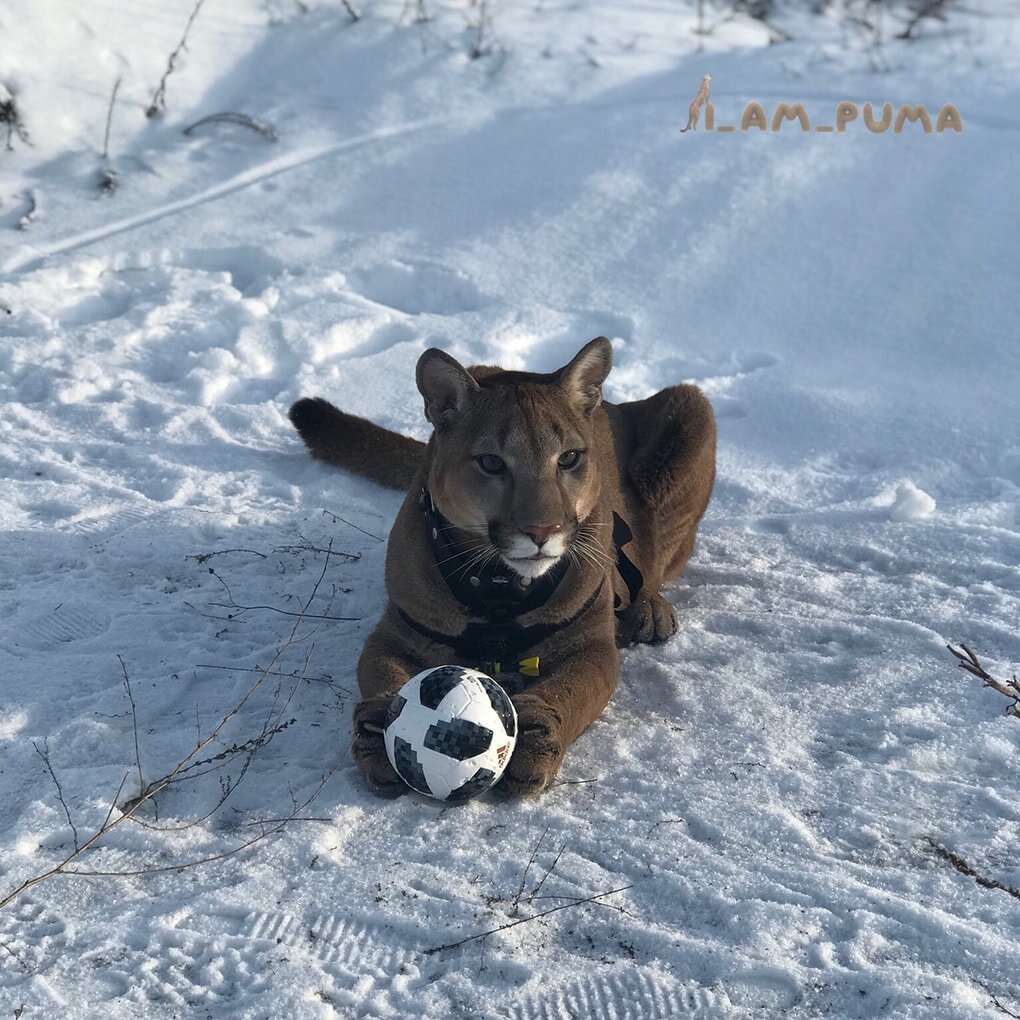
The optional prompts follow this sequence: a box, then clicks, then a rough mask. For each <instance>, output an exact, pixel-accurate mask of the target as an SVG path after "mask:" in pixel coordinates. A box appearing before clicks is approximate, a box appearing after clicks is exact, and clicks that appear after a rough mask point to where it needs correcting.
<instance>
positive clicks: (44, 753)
mask: <svg viewBox="0 0 1020 1020" xmlns="http://www.w3.org/2000/svg"><path fill="white" fill-rule="evenodd" d="M32 746H33V747H34V748H35V753H36V754H37V755H39V757H40V758H42V760H43V763H44V764H45V765H46V771H47V772H49V774H50V779H52V780H53V785H54V786H55V787H56V788H57V800H59V801H60V806H61V807H62V808H63V809H64V815H65V817H66V818H67V824H68V825H70V826H71V832H72V833H74V848H75V850H77V849H78V829H77V827H76V826H75V824H74V819H73V818H72V817H71V809H70V808H69V807H68V806H67V801H66V800H65V799H64V791H63V789H62V788H61V785H60V780H59V779H57V774H56V772H54V771H53V763H52V762H51V761H50V743H49V738H48V737H44V738H43V746H42V747H41V748H40V747H39V745H38V744H37V743H36V742H35V741H34V740H33V741H32Z"/></svg>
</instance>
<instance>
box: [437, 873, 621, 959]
mask: <svg viewBox="0 0 1020 1020" xmlns="http://www.w3.org/2000/svg"><path fill="white" fill-rule="evenodd" d="M633 888H634V886H633V885H622V886H620V888H619V889H607V890H606V891H605V892H600V893H595V894H594V895H593V896H585V897H584V898H583V899H578V900H571V901H570V902H569V903H561V904H560V905H559V906H558V907H550V908H549V909H548V910H542V911H539V912H538V913H537V914H532V915H531V917H520V918H518V919H517V920H516V921H509V922H507V923H506V924H501V925H499V926H498V927H496V928H490V929H489V930H488V931H480V932H479V933H478V934H477V935H469V936H468V937H467V938H465V939H461V940H460V941H459V942H448V943H447V944H446V945H444V946H433V947H432V948H431V949H426V950H425V951H424V952H425V955H426V956H432V955H433V954H435V953H441V952H443V951H444V950H446V949H457V948H459V947H460V946H464V945H467V944H468V943H469V942H475V941H476V940H477V939H484V938H487V937H488V936H489V935H495V934H496V933H497V932H501V931H506V930H507V929H508V928H516V927H517V925H519V924H527V923H528V922H529V921H537V920H538V919H539V918H540V917H545V916H547V915H548V914H555V913H556V911H558V910H569V909H570V908H571V907H580V906H583V905H584V904H585V903H596V902H597V901H599V900H601V899H603V898H604V897H606V896H614V895H615V894H616V893H621V892H626V891H627V890H628V889H633Z"/></svg>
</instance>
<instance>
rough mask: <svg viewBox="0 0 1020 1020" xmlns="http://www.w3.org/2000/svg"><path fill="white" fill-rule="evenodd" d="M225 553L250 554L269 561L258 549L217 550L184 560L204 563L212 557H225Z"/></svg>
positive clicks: (187, 557)
mask: <svg viewBox="0 0 1020 1020" xmlns="http://www.w3.org/2000/svg"><path fill="white" fill-rule="evenodd" d="M227 553H251V554H252V556H258V557H259V558H260V559H263V560H268V559H269V557H268V556H267V555H266V554H265V553H262V552H259V551H258V549H217V550H216V551H215V552H207V553H195V554H194V555H192V556H185V557H184V558H185V559H186V560H194V561H195V562H196V563H205V562H206V560H211V559H212V558H213V557H214V556H226V555H227Z"/></svg>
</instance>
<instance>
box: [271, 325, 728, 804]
mask: <svg viewBox="0 0 1020 1020" xmlns="http://www.w3.org/2000/svg"><path fill="white" fill-rule="evenodd" d="M611 358H612V348H611V346H610V344H609V341H608V340H606V339H605V338H604V337H599V338H598V339H596V340H593V341H592V342H591V343H590V344H588V345H587V346H586V347H585V348H583V349H582V351H581V352H580V353H579V354H578V355H577V356H576V357H575V358H574V360H573V361H572V362H571V363H570V364H569V365H568V366H566V367H565V368H564V369H562V370H560V371H559V372H555V373H550V374H547V375H539V374H534V373H527V372H504V371H502V370H500V369H497V368H492V367H488V366H484V367H476V368H473V369H470V370H465V369H463V368H462V367H461V366H460V365H458V364H457V362H455V361H454V360H453V359H452V358H450V357H449V356H448V355H446V354H444V353H442V352H441V351H436V350H429V351H426V352H425V353H424V354H423V355H422V356H421V359H420V361H419V364H418V386H419V389H420V390H421V392H422V394H423V396H424V398H425V411H426V415H427V417H428V418H429V420H430V421H431V422H432V424H433V426H434V429H435V430H434V432H433V435H432V437H431V439H430V440H429V442H428V444H427V445H425V444H421V443H416V442H415V441H413V440H410V439H407V438H405V437H403V436H398V435H396V434H395V433H392V432H387V431H386V430H385V429H381V428H379V427H378V426H375V425H372V424H371V423H369V422H366V421H364V420H363V419H360V418H355V417H353V416H351V415H347V414H344V413H343V412H341V411H338V410H337V409H336V408H334V407H332V405H330V404H328V403H326V402H325V401H323V400H308V399H305V400H300V401H298V402H297V403H296V404H295V405H294V407H293V408H291V412H290V417H291V420H292V421H293V423H294V425H295V426H296V427H297V429H298V431H299V432H300V433H301V436H302V438H303V439H304V440H305V443H306V444H307V445H308V447H309V449H310V450H311V451H312V453H313V455H314V456H317V457H320V458H322V459H324V460H328V461H330V462H332V463H336V464H340V465H341V466H343V467H346V468H349V469H350V470H353V471H356V472H358V473H359V474H363V475H366V476H367V477H369V478H372V479H374V480H375V481H378V482H380V483H382V484H384V485H389V486H391V487H395V488H396V487H399V488H403V487H405V486H407V485H408V483H410V484H409V489H408V495H407V498H406V499H405V500H404V503H403V506H402V507H401V509H400V511H399V513H398V515H397V519H396V521H395V523H394V525H393V529H392V531H391V532H390V539H389V547H388V550H387V557H386V588H387V592H388V594H389V599H390V601H389V603H388V605H387V608H386V610H385V612H384V613H383V617H382V619H381V620H380V622H379V624H378V626H377V627H376V628H375V630H374V631H373V632H372V633H371V635H370V636H369V637H368V640H367V641H366V643H365V647H364V650H363V651H362V654H361V658H360V661H359V663H358V683H359V687H360V689H361V696H362V700H361V702H360V703H359V704H358V706H357V707H356V709H355V713H354V721H355V734H354V741H353V745H352V749H353V753H354V758H355V761H356V762H357V764H358V767H359V769H360V770H361V773H362V775H363V776H364V777H365V779H366V780H367V782H368V783H369V785H370V786H371V787H372V788H373V789H375V790H376V791H377V792H380V793H385V794H396V793H399V792H401V791H402V790H403V789H404V786H403V783H402V782H401V780H400V779H399V777H398V776H397V775H396V773H395V772H394V771H393V769H392V767H391V766H390V764H389V761H388V760H387V758H386V753H385V750H384V748H383V741H382V736H381V723H382V720H383V717H384V715H385V712H386V708H387V706H388V704H389V701H390V700H391V698H392V695H393V694H394V693H395V692H396V691H397V690H398V689H399V688H400V687H401V686H402V685H403V684H404V682H405V681H406V680H407V679H408V678H409V677H410V676H412V675H414V674H415V673H417V672H419V671H420V670H422V669H425V668H428V667H430V666H437V665H441V664H444V663H448V662H457V661H459V660H458V659H457V658H456V657H455V656H452V654H451V650H450V648H449V647H447V646H445V645H443V644H439V643H435V644H433V643H430V642H429V640H428V639H425V638H423V637H422V636H421V635H420V634H419V633H417V632H415V631H414V630H412V629H411V628H410V627H409V626H408V625H407V624H406V623H405V622H404V621H403V620H402V619H401V617H400V616H399V615H398V613H397V610H396V607H397V606H399V607H400V608H402V609H403V610H404V611H405V612H406V613H408V614H409V615H410V616H412V617H413V618H414V619H415V620H417V621H419V622H420V623H421V624H423V625H424V626H425V627H427V628H429V629H430V630H433V631H438V632H440V633H441V634H450V635H455V634H459V633H460V632H461V631H462V630H463V629H464V627H465V625H466V624H467V623H468V622H469V617H468V616H467V615H466V614H465V612H464V609H463V607H462V606H461V605H460V604H459V603H458V602H457V601H456V599H455V598H454V597H453V594H452V593H451V592H450V590H449V588H448V587H447V586H446V584H445V582H444V581H443V578H442V577H441V576H440V574H439V571H438V569H437V567H436V563H435V558H434V556H433V554H432V551H431V549H430V547H429V545H428V542H427V537H426V535H425V530H424V529H425V521H424V518H423V516H422V513H421V510H420V508H419V503H418V497H419V494H420V492H421V486H422V485H426V486H427V487H428V488H429V490H430V492H431V493H432V496H433V498H434V500H435V502H436V505H437V506H438V508H439V510H440V511H441V512H442V514H443V516H444V517H446V519H447V520H448V521H449V522H450V523H451V524H452V525H454V526H455V532H456V538H457V540H458V542H459V544H460V545H461V546H462V547H463V548H464V549H466V550H469V551H470V552H473V551H474V549H476V548H477V549H478V550H479V555H482V554H489V555H495V554H496V553H495V551H494V550H495V549H499V550H500V551H501V552H502V554H504V558H506V556H507V555H508V554H511V553H514V552H515V550H518V549H519V548H521V547H523V546H524V545H528V543H529V542H530V543H531V545H530V546H529V549H532V548H534V549H537V550H538V551H537V552H535V555H536V556H538V555H541V550H542V547H541V546H538V545H537V543H538V542H539V540H540V538H541V537H542V536H543V535H545V534H546V533H548V532H550V531H551V532H552V537H550V538H549V539H547V542H548V543H552V545H551V546H548V547H549V548H553V549H554V551H555V549H556V548H559V547H561V546H565V547H566V549H567V555H569V556H570V557H571V566H570V568H569V569H568V571H567V573H566V575H565V576H564V578H563V580H562V581H561V582H560V584H559V586H558V587H557V588H556V590H555V591H554V592H553V595H552V597H551V598H550V599H549V601H548V602H547V603H546V604H545V605H544V606H541V607H539V608H538V609H535V610H532V611H531V612H529V613H526V614H524V615H523V616H522V617H520V623H521V624H523V625H524V626H530V625H531V624H535V623H543V622H550V623H559V622H561V621H563V620H567V619H570V618H571V617H572V616H573V615H574V614H575V613H576V612H577V611H578V610H579V609H580V608H581V607H582V606H583V605H584V604H585V602H586V600H588V599H589V597H590V596H591V595H592V594H593V593H594V592H595V591H596V589H597V588H598V586H599V584H600V582H601V581H603V580H604V579H606V578H609V580H610V581H611V582H612V583H606V584H604V585H603V587H602V589H601V592H600V594H599V596H598V598H597V600H596V601H595V603H594V605H593V606H592V608H591V609H590V610H589V611H587V612H586V613H585V614H584V615H583V616H582V617H581V618H580V619H579V620H578V621H577V622H575V623H573V624H571V625H570V626H568V627H566V628H564V629H561V630H559V631H558V632H557V633H555V634H554V635H553V636H552V637H551V638H549V639H547V640H546V641H545V642H543V643H542V644H540V645H538V646H536V647H534V648H533V649H531V650H530V651H529V653H528V654H532V655H539V656H540V657H541V661H542V676H541V678H540V679H539V680H538V681H537V682H536V683H535V684H534V685H533V686H532V687H531V688H530V689H529V690H528V691H527V692H526V693H524V694H519V695H517V696H515V697H514V702H515V704H516V706H517V711H518V717H519V734H518V742H517V747H516V750H515V752H514V754H513V757H512V758H511V761H510V765H509V767H508V768H507V771H506V774H505V775H504V778H503V780H502V781H501V786H502V787H503V789H504V790H507V791H509V792H512V793H531V792H537V791H540V790H542V789H543V788H545V787H546V786H547V785H548V783H549V782H550V780H551V779H552V778H553V777H554V776H555V775H556V773H557V771H558V770H559V767H560V763H561V762H562V759H563V755H564V752H565V751H566V748H567V746H568V745H569V744H570V743H571V742H572V741H573V740H575V739H576V738H577V737H578V736H579V735H580V734H581V733H582V732H583V731H584V729H585V728H586V727H587V726H588V725H589V724H590V723H591V722H592V721H593V720H595V719H596V718H597V717H598V716H599V714H600V713H601V712H602V710H603V709H604V708H605V706H606V704H607V702H608V701H609V697H610V695H611V694H612V692H613V689H614V687H615V686H616V681H617V676H618V673H619V656H618V654H617V644H628V643H632V642H655V641H662V640H665V639H666V638H668V637H669V636H670V635H672V634H673V633H675V631H676V627H677V622H676V615H675V613H674V611H673V608H672V606H671V605H670V604H669V603H668V602H667V601H666V600H665V599H664V598H663V597H662V595H661V594H660V591H659V589H660V587H661V585H662V584H664V583H665V582H667V581H669V580H671V579H672V578H674V577H675V576H676V575H677V574H679V573H680V571H681V570H682V569H683V567H684V565H685V564H686V562H687V560H688V558H689V557H690V555H691V550H692V548H693V545H694V538H695V532H696V530H697V526H698V522H699V521H700V520H701V517H702V515H703V514H704V512H705V508H706V506H707V505H708V499H709V495H710V493H711V489H712V483H713V479H714V476H715V438H716V433H715V419H714V416H713V414H712V408H711V405H710V404H709V402H708V400H707V399H706V398H705V396H704V395H703V394H702V393H701V391H700V390H699V389H697V387H695V386H689V385H685V386H673V387H670V388H668V389H665V390H662V391H660V392H659V393H656V394H655V395H653V396H651V397H648V398H647V399H646V400H640V401H634V402H631V403H626V404H617V405H614V404H607V403H602V402H601V386H602V383H603V381H604V379H605V376H606V375H607V374H608V371H609V368H610V364H611ZM573 450H583V451H586V452H585V453H584V454H583V455H582V456H581V458H580V461H579V463H578V464H577V466H576V467H573V468H570V469H564V468H562V467H560V464H559V461H558V458H559V457H560V456H561V455H564V453H565V451H573ZM481 454H486V455H495V456H496V457H497V458H502V460H503V461H504V462H505V465H504V469H503V472H502V473H501V474H500V475H498V476H491V475H488V474H486V473H485V471H484V470H483V469H482V468H481V467H480V466H479V464H478V462H477V461H476V460H475V458H477V457H478V456H479V455H481ZM568 460H569V458H568ZM487 463H488V462H487ZM614 511H616V512H618V513H619V514H620V515H621V516H622V517H623V518H624V519H625V520H626V521H627V522H628V524H629V525H630V527H631V529H632V531H633V539H632V541H631V542H630V543H629V544H628V545H627V546H626V551H627V554H628V555H629V557H630V559H631V560H632V561H633V562H634V563H635V564H636V565H637V567H638V568H639V569H640V570H641V572H642V574H643V575H644V585H643V587H642V589H641V591H640V593H639V594H638V596H637V598H636V599H635V600H634V601H633V603H631V604H629V605H627V601H628V599H629V595H628V593H627V591H626V588H625V587H624V586H622V585H621V584H620V582H619V578H618V575H616V573H615V571H614V569H613V567H614V563H615V552H614V549H613V544H612V520H613V512H614ZM522 535H525V536H527V535H531V536H533V537H530V538H522ZM493 542H494V543H495V545H494V546H493ZM512 565H513V566H514V567H515V569H517V568H518V561H514V562H513V563H512ZM531 566H532V564H531V563H530V561H527V560H523V559H522V560H520V570H521V572H525V571H527V570H528V569H531ZM614 594H617V595H619V596H620V598H621V599H622V600H623V604H624V605H625V606H626V609H625V611H624V612H623V613H622V616H621V618H619V619H618V618H617V616H616V615H615V614H614V611H613V596H614ZM462 664H463V665H468V666H476V665H477V663H475V662H463V663H462Z"/></svg>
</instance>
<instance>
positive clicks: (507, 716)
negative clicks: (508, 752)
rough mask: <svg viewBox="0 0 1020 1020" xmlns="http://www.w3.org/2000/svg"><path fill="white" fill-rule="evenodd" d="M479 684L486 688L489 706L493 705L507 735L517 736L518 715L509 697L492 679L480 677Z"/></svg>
mask: <svg viewBox="0 0 1020 1020" xmlns="http://www.w3.org/2000/svg"><path fill="white" fill-rule="evenodd" d="M478 682H479V683H480V684H481V685H482V686H483V687H484V688H485V693H486V694H487V695H488V696H489V704H490V705H492V710H493V712H495V713H496V715H498V716H499V719H500V722H502V723H503V729H505V730H506V735H507V736H508V737H515V736H517V713H516V712H515V711H514V705H513V702H512V701H511V700H510V697H509V695H508V694H507V693H506V691H504V690H503V688H502V687H500V686H499V684H498V683H496V681H495V680H493V679H492V677H488V676H484V675H482V676H479V678H478Z"/></svg>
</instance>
